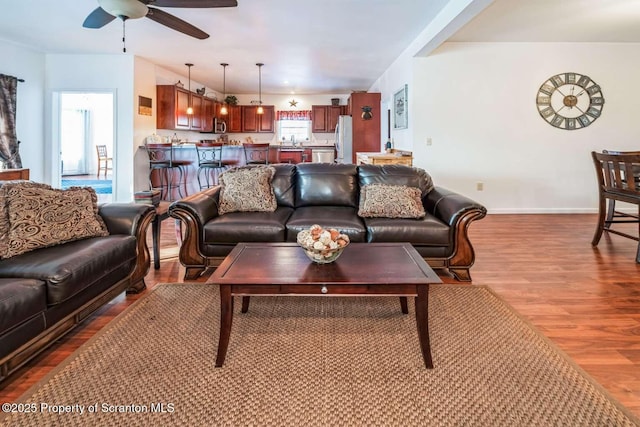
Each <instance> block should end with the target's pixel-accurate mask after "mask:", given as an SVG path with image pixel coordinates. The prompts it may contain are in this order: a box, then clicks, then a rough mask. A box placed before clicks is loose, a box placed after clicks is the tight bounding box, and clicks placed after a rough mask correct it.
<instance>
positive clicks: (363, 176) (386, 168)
mask: <svg viewBox="0 0 640 427" xmlns="http://www.w3.org/2000/svg"><path fill="white" fill-rule="evenodd" d="M358 178H359V184H360V187H364V186H365V185H369V184H387V185H406V186H407V187H417V188H419V189H420V190H421V191H422V197H424V196H426V195H427V193H429V192H430V191H431V190H433V180H432V179H431V176H430V175H429V174H428V173H427V172H426V171H425V170H423V169H420V168H414V167H410V166H405V165H360V166H358Z"/></svg>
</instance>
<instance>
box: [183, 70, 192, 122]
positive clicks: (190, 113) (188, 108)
mask: <svg viewBox="0 0 640 427" xmlns="http://www.w3.org/2000/svg"><path fill="white" fill-rule="evenodd" d="M184 65H186V66H187V67H189V106H188V107H187V114H188V115H192V114H193V107H192V106H191V67H193V64H184Z"/></svg>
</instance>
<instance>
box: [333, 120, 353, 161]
mask: <svg viewBox="0 0 640 427" xmlns="http://www.w3.org/2000/svg"><path fill="white" fill-rule="evenodd" d="M351 124H352V123H351V116H339V117H338V124H337V125H336V153H337V154H338V157H337V158H336V163H353V131H352V126H351Z"/></svg>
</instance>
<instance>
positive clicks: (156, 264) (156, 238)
mask: <svg viewBox="0 0 640 427" xmlns="http://www.w3.org/2000/svg"><path fill="white" fill-rule="evenodd" d="M170 204H171V202H164V201H163V202H160V204H159V205H158V206H156V217H155V218H154V219H153V221H152V222H151V232H152V235H151V237H152V239H153V268H154V269H156V270H157V269H159V268H160V228H161V227H160V223H161V222H162V221H164V220H165V219H167V218H169V205H170Z"/></svg>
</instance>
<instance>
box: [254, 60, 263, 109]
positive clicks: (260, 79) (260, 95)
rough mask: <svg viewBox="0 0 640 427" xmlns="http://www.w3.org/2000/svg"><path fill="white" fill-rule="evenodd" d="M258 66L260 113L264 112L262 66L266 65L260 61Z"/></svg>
mask: <svg viewBox="0 0 640 427" xmlns="http://www.w3.org/2000/svg"><path fill="white" fill-rule="evenodd" d="M256 65H257V66H258V111H257V113H258V114H263V113H264V109H263V108H262V66H263V65H264V64H263V63H262V62H258V63H257V64H256Z"/></svg>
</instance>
